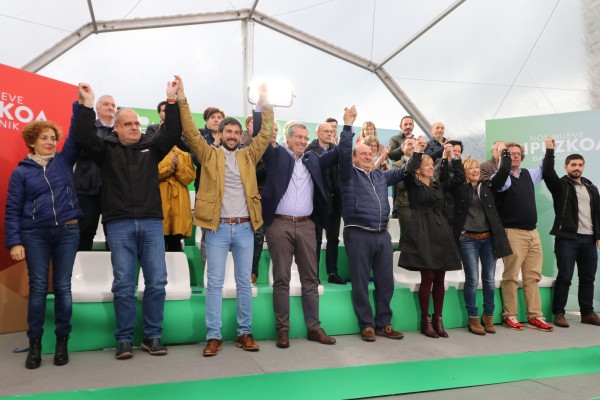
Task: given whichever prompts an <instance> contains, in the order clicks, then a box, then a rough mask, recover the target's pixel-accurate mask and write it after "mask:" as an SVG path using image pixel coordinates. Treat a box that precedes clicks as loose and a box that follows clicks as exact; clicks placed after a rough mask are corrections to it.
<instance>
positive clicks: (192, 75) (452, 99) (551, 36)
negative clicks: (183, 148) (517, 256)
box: [0, 0, 600, 158]
mask: <svg viewBox="0 0 600 400" xmlns="http://www.w3.org/2000/svg"><path fill="white" fill-rule="evenodd" d="M216 21H222V22H216ZM598 21H600V1H597V0H580V1H576V0H555V1H548V0H529V1H526V2H524V1H519V0H490V1H481V0H479V1H477V0H458V1H448V0H435V1H434V0H421V1H418V0H293V1H292V0H201V1H198V0H178V1H170V2H166V1H162V0H118V1H117V0H104V1H99V0H88V1H87V2H86V1H82V0H53V1H47V2H40V1H35V0H19V1H13V0H6V1H3V2H2V9H1V10H0V37H2V38H3V40H2V41H1V42H0V63H3V64H6V65H10V66H13V67H18V68H25V69H28V70H31V71H33V72H37V73H39V74H41V75H44V76H48V77H51V78H54V79H59V80H62V81H66V82H70V83H75V84H76V83H77V82H80V81H85V82H90V83H91V84H92V85H93V87H94V88H95V90H96V93H97V95H100V94H103V93H110V94H113V95H114V96H115V98H116V100H117V102H118V104H120V105H128V106H135V107H144V108H153V107H154V106H155V104H156V103H157V102H158V101H159V100H161V99H162V98H163V97H164V84H165V82H166V81H167V80H168V79H169V78H170V77H171V76H172V74H174V73H177V74H180V75H182V77H183V78H184V82H185V84H186V88H187V92H188V97H189V100H190V104H191V105H192V108H193V109H194V110H195V111H202V110H203V109H204V108H205V107H207V106H209V105H213V106H218V107H221V108H222V109H224V110H225V111H226V113H227V114H230V115H244V114H245V113H247V112H248V111H249V106H248V104H247V102H246V98H245V93H246V91H245V87H246V85H247V82H248V79H249V78H251V77H252V76H253V75H259V76H274V77H280V78H286V79H288V80H290V81H291V82H292V83H293V85H294V87H295V93H296V100H295V102H294V105H293V106H292V107H291V108H289V109H280V110H277V118H278V119H297V120H304V121H320V120H323V119H324V118H326V117H330V116H334V117H337V118H338V119H339V118H341V115H342V110H343V107H344V106H347V105H350V104H356V106H357V108H358V111H359V118H358V120H357V124H358V123H361V122H363V121H365V120H372V121H374V122H375V123H376V124H377V126H378V127H381V128H391V129H397V127H398V123H399V121H400V118H401V117H402V116H403V115H405V114H408V113H410V114H413V115H414V116H415V120H416V121H417V122H418V124H419V126H420V129H417V130H416V131H417V133H419V132H421V133H422V132H423V131H426V130H427V128H428V126H429V125H430V124H431V123H433V122H435V121H442V122H444V123H445V124H446V128H447V135H448V136H450V137H451V138H456V139H462V140H463V141H464V142H465V153H466V155H473V156H475V157H477V158H484V157H485V149H484V146H483V145H484V143H485V140H484V135H483V134H484V128H485V120H487V119H494V118H507V117H516V116H521V115H535V114H549V113H558V112H569V111H580V110H589V109H592V108H598V106H599V103H600V95H599V93H600V84H599V81H598V76H599V72H600V22H598ZM165 25H168V27H160V28H157V26H165ZM150 27H155V28H150ZM140 28H146V29H140ZM61 46H62V48H61ZM0 79H1V77H0Z"/></svg>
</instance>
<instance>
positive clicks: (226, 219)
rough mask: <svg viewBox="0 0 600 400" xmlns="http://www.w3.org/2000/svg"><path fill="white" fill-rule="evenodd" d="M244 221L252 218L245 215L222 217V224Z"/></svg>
mask: <svg viewBox="0 0 600 400" xmlns="http://www.w3.org/2000/svg"><path fill="white" fill-rule="evenodd" d="M243 222H250V218H248V217H244V218H221V223H222V224H231V225H235V224H241V223H243Z"/></svg>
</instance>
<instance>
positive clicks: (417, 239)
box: [398, 138, 465, 338]
mask: <svg viewBox="0 0 600 400" xmlns="http://www.w3.org/2000/svg"><path fill="white" fill-rule="evenodd" d="M426 146H427V144H426V143H425V140H424V139H423V138H419V140H418V141H417V143H416V144H415V152H414V153H413V156H412V157H411V159H410V161H409V162H408V164H407V165H406V176H405V178H404V184H405V186H406V190H407V192H408V200H409V203H410V208H411V209H412V215H411V219H410V224H409V227H408V231H407V232H406V238H405V239H404V243H403V245H402V249H401V253H400V261H399V262H398V265H400V266H401V267H403V268H406V269H408V270H411V271H419V272H420V273H421V284H420V287H419V305H420V307H421V333H423V334H424V335H426V336H428V337H433V338H437V337H439V336H442V337H448V333H446V331H445V330H444V325H443V323H442V307H443V304H444V294H445V288H444V277H445V275H446V271H451V270H459V269H461V268H462V267H461V264H460V256H459V253H458V248H457V246H456V242H455V241H454V240H452V231H451V229H450V226H449V225H448V221H447V220H446V218H445V217H444V207H445V202H444V191H451V190H454V189H455V188H456V187H458V186H459V185H461V184H462V183H463V182H464V179H465V176H464V173H463V172H464V170H463V169H462V168H460V170H457V169H458V165H460V159H455V160H452V165H453V167H454V170H455V173H454V176H453V178H452V179H448V176H449V172H448V158H449V157H450V154H451V151H452V145H449V144H448V145H445V146H444V153H443V156H442V157H443V159H442V171H441V176H440V181H437V180H435V179H433V170H434V167H433V160H432V158H431V157H430V156H428V155H424V154H423V153H422V151H423V150H424V149H425V147H426ZM432 287H433V290H432ZM431 294H433V321H432V319H431V318H430V317H429V296H430V295H431Z"/></svg>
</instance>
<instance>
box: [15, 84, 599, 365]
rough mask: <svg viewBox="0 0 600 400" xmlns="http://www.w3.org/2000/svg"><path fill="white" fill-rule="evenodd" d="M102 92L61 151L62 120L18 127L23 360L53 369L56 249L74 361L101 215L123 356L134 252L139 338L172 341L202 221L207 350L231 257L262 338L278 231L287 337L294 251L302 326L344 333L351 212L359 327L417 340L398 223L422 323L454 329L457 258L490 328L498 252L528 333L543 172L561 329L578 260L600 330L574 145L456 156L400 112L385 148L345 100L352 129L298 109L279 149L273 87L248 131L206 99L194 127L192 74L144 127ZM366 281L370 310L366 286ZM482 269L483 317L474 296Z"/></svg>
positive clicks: (85, 94) (81, 100) (244, 335)
mask: <svg viewBox="0 0 600 400" xmlns="http://www.w3.org/2000/svg"><path fill="white" fill-rule="evenodd" d="M95 101H96V99H95V94H94V92H93V90H92V88H91V86H90V85H89V84H85V83H82V84H79V88H78V100H77V101H75V102H74V103H73V114H72V118H71V126H70V128H69V134H68V135H67V138H66V140H65V144H64V147H63V149H62V151H61V152H57V151H56V147H57V143H58V141H59V140H60V137H61V130H60V128H59V127H58V126H56V125H55V124H53V123H52V122H49V121H35V122H31V123H30V124H28V125H27V126H26V127H25V128H24V130H23V132H22V137H23V140H24V142H25V145H26V147H27V149H28V155H27V157H25V159H24V160H22V161H21V162H20V163H19V165H18V167H17V168H15V170H14V171H13V173H12V175H11V178H10V181H9V188H8V193H7V202H6V220H5V228H6V246H7V248H8V249H9V250H10V255H11V257H12V258H13V259H14V260H16V261H21V260H26V262H27V269H28V273H29V306H28V315H27V322H28V327H29V328H28V331H27V336H28V338H29V352H28V354H27V359H26V362H25V366H26V368H28V369H35V368H38V367H39V366H40V364H41V351H42V348H41V338H42V335H43V333H44V332H43V325H44V318H45V310H46V297H47V293H48V283H49V282H48V280H49V277H50V274H49V264H50V261H51V262H52V274H51V276H52V284H53V290H54V297H55V301H54V305H55V334H56V348H55V356H54V364H55V365H64V364H66V363H68V361H69V356H68V339H69V335H70V332H71V325H70V319H71V315H72V299H71V274H72V269H73V263H74V260H75V256H76V253H77V251H89V250H91V249H92V243H93V238H94V233H95V232H96V230H97V227H98V224H99V220H100V216H101V218H102V225H103V229H104V230H105V233H106V240H107V243H106V244H107V249H110V252H111V262H112V267H113V274H114V281H113V285H112V292H113V294H114V309H115V318H116V329H115V339H116V342H117V345H116V353H115V357H116V358H117V359H120V360H122V359H128V358H131V357H132V356H133V346H132V342H133V334H134V330H135V323H136V300H135V297H134V294H135V285H136V282H135V277H136V269H137V265H138V263H139V264H140V265H141V268H142V270H143V274H144V280H145V292H144V297H143V305H142V312H143V321H144V323H143V339H142V342H141V344H140V347H141V348H142V349H143V350H145V351H147V352H148V353H150V354H151V355H165V354H167V348H166V346H165V345H164V344H163V343H162V341H161V336H162V325H163V313H164V302H165V285H166V283H167V272H166V265H165V257H164V255H165V251H181V250H182V245H181V242H182V239H184V238H186V237H190V236H191V233H192V223H193V224H194V225H196V226H197V227H199V228H200V229H199V230H198V231H199V233H198V234H200V231H201V232H202V233H201V234H202V259H203V260H205V274H206V276H207V284H206V288H205V289H206V315H205V319H206V328H207V336H206V346H205V348H204V350H203V355H204V356H206V357H210V356H215V355H217V354H218V353H219V351H220V350H221V348H222V345H223V340H222V335H221V325H222V321H221V309H222V288H223V283H224V278H225V265H226V260H227V256H228V253H229V252H231V253H232V255H233V260H234V271H235V272H234V275H235V282H236V287H237V296H236V306H237V325H238V327H237V334H238V337H237V340H236V342H235V344H236V346H237V347H240V348H242V349H243V350H245V351H258V350H259V348H260V347H259V344H258V343H256V342H255V340H254V337H253V334H252V284H254V283H255V282H256V279H257V277H258V263H259V259H260V254H261V253H262V249H263V242H264V241H265V238H266V242H267V244H268V250H269V253H270V257H271V260H272V268H273V271H272V273H273V308H274V315H275V326H276V330H277V341H276V346H277V347H278V348H287V347H289V346H290V341H289V331H290V321H289V319H290V300H289V291H290V277H291V266H292V262H295V264H296V265H297V268H298V274H299V277H300V282H301V286H302V291H301V301H302V310H303V314H304V321H305V324H306V330H307V334H306V337H307V339H308V340H311V341H315V342H318V343H321V344H325V345H333V344H335V343H336V340H335V338H333V337H331V336H329V335H327V333H326V332H325V331H324V329H323V328H322V327H321V322H320V320H319V293H318V287H319V284H320V280H319V273H318V266H319V262H320V255H321V243H322V240H323V231H325V235H326V239H327V246H326V251H325V254H326V261H325V263H324V264H325V266H326V269H327V277H328V282H329V283H331V284H340V285H345V284H347V283H348V282H347V280H346V279H344V278H342V277H341V276H340V275H339V274H338V268H337V267H338V266H337V262H338V251H339V246H338V243H339V239H338V237H339V231H340V225H341V218H342V217H343V219H344V232H343V238H344V245H345V246H344V247H345V251H346V252H347V254H348V270H349V275H350V276H349V279H348V281H349V283H350V284H351V286H352V305H353V308H354V311H355V314H356V317H357V322H358V326H359V329H360V335H361V338H362V340H364V341H366V342H373V341H375V340H376V337H377V336H381V337H385V338H389V339H402V338H403V337H404V335H403V334H402V333H401V332H399V331H397V330H396V329H394V327H393V326H392V324H391V321H392V307H391V300H392V296H393V293H394V278H393V268H394V266H393V261H392V258H393V257H392V256H393V243H392V238H391V236H390V234H389V232H388V227H389V224H394V223H398V224H399V225H400V242H399V246H400V251H401V253H400V257H399V262H398V265H399V267H402V268H405V269H407V270H411V271H418V272H419V273H420V276H421V282H420V285H419V291H418V300H419V306H420V311H421V324H420V329H421V333H422V334H424V335H425V336H427V337H431V338H439V337H444V338H447V337H448V332H446V330H445V328H444V324H443V304H444V294H445V273H446V271H453V270H461V269H462V270H464V273H465V284H464V300H465V307H466V312H467V315H468V325H467V328H468V330H469V331H470V332H472V333H473V334H476V335H485V334H493V333H495V332H496V328H495V326H494V321H493V315H494V311H495V307H496V305H495V304H494V297H495V286H494V281H495V268H496V261H497V259H500V258H502V259H503V261H504V271H503V274H502V282H501V294H502V323H503V325H504V326H505V327H507V328H509V329H513V330H523V329H524V327H523V325H522V324H521V322H520V321H519V320H518V319H517V315H518V308H517V290H518V287H519V282H520V281H522V286H523V293H524V296H525V305H526V307H527V326H528V327H530V328H534V329H537V330H540V331H544V332H552V331H553V329H554V328H553V326H552V325H550V324H549V323H548V322H546V320H545V319H544V316H543V313H542V310H541V300H540V291H539V288H538V282H539V281H540V279H541V272H542V247H541V241H540V236H539V233H538V231H537V229H536V226H537V210H536V202H535V194H534V185H535V184H537V183H540V182H542V181H544V182H545V184H546V186H547V187H548V189H549V191H550V192H551V194H552V197H553V200H554V208H555V215H556V217H555V221H554V225H553V228H552V231H551V232H550V233H551V234H552V235H554V236H555V237H556V238H555V255H556V261H557V269H558V275H557V277H556V284H555V288H554V299H553V306H552V312H553V314H554V325H555V326H558V327H562V328H567V327H568V326H569V322H568V321H567V319H566V318H565V306H566V302H567V296H568V292H569V287H570V285H571V281H572V277H573V274H574V269H575V264H577V270H578V274H579V292H578V299H579V306H580V311H581V322H582V323H586V324H592V325H598V326H600V317H598V315H597V314H596V313H595V312H594V308H593V293H594V279H595V274H596V265H597V248H598V247H600V212H599V211H600V208H599V207H600V196H599V194H598V189H597V188H596V186H594V185H593V184H592V182H590V181H589V180H587V179H586V178H584V177H583V176H582V174H583V171H584V167H585V161H584V159H583V157H582V156H581V155H579V154H571V155H569V156H568V157H566V159H565V165H564V169H565V171H566V175H564V176H563V177H562V178H560V177H559V176H558V175H557V173H556V171H555V168H554V163H555V157H554V149H555V143H554V140H553V139H552V138H550V137H547V138H546V140H545V147H546V153H545V157H544V159H543V161H542V163H540V165H539V166H538V167H537V168H532V169H527V168H521V162H522V160H523V158H524V157H525V154H524V149H523V146H521V145H520V144H518V143H515V142H509V143H505V142H501V141H499V142H495V143H494V144H493V146H492V158H491V159H490V160H487V161H485V162H483V163H481V164H479V162H478V161H477V160H475V159H471V158H467V159H462V158H461V155H462V153H463V144H462V143H461V142H460V141H456V140H450V139H449V138H448V137H446V136H445V127H444V124H442V123H440V122H436V123H434V124H433V126H432V128H431V139H430V140H429V141H426V140H425V138H424V137H415V135H414V134H413V129H414V121H413V119H412V118H411V117H410V116H405V117H403V118H402V119H401V121H400V132H399V134H398V135H395V136H393V137H392V138H391V139H390V141H389V144H388V146H386V147H384V146H383V145H382V144H381V143H380V141H379V138H378V137H377V130H376V128H375V125H374V124H373V122H370V121H367V122H365V123H364V124H363V127H362V129H361V132H360V135H359V137H358V138H357V140H356V144H355V145H354V146H353V143H354V142H355V140H354V133H353V129H352V126H353V124H354V122H355V121H356V118H357V110H356V108H355V107H354V106H351V107H347V108H345V109H344V114H343V128H342V132H341V134H340V135H339V136H338V134H337V133H338V121H337V120H336V119H334V118H328V119H327V120H325V121H323V122H322V123H319V124H318V126H317V129H316V139H314V140H313V141H312V142H311V143H309V142H308V138H309V130H308V128H307V127H306V125H304V124H302V123H298V122H295V121H290V122H288V123H287V124H286V125H285V127H284V128H283V133H284V136H285V143H281V144H279V143H278V142H277V140H276V139H277V135H278V131H279V125H278V124H277V123H276V121H275V120H274V113H273V108H272V106H271V105H270V104H269V102H268V89H267V88H266V87H264V86H263V87H261V89H260V96H259V100H258V102H257V105H256V109H255V111H254V113H253V115H252V116H249V117H248V118H247V119H246V121H245V130H244V129H243V127H242V124H241V123H240V122H239V121H238V120H237V119H235V118H232V117H226V115H225V113H224V112H223V111H222V110H220V109H219V108H216V107H209V108H208V109H207V110H206V111H205V113H204V119H205V121H206V127H205V128H202V129H198V127H197V126H196V124H195V122H194V120H193V118H192V114H191V111H190V105H189V104H188V102H187V99H186V96H185V90H184V86H183V81H182V80H181V78H180V77H179V76H175V79H174V80H173V81H172V82H169V83H168V84H167V88H166V100H165V101H162V102H161V103H159V104H158V106H157V112H158V114H159V116H160V121H161V122H160V123H159V124H156V125H151V126H149V127H148V128H147V130H146V133H145V134H142V131H141V124H140V120H139V116H138V115H137V113H136V112H135V111H133V110H131V109H127V108H122V109H117V107H116V102H115V100H114V99H113V97H112V96H109V95H104V96H101V97H99V98H98V100H97V101H96V102H95ZM94 106H95V111H94ZM191 182H194V186H195V189H196V198H195V204H194V206H193V207H192V205H191V204H190V198H189V196H188V189H187V186H188V185H189V184H191ZM389 187H392V188H393V189H392V192H393V205H392V207H390V204H389V202H388V188H389ZM192 209H193V216H192ZM390 216H391V217H392V219H390ZM480 265H481V270H480ZM371 275H372V277H371ZM371 280H372V281H373V282H374V293H373V299H374V302H375V307H374V309H375V312H373V307H372V306H371V302H370V298H369V282H370V281H371ZM480 281H481V283H482V286H483V304H482V306H483V312H482V313H481V314H480V312H479V307H478V305H477V301H476V298H477V296H476V291H477V287H478V285H479V282H480ZM430 299H432V300H433V305H432V307H431V305H430Z"/></svg>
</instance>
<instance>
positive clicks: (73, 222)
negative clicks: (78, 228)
mask: <svg viewBox="0 0 600 400" xmlns="http://www.w3.org/2000/svg"><path fill="white" fill-rule="evenodd" d="M75 224H77V220H76V219H70V220H68V221H65V223H64V224H63V225H75Z"/></svg>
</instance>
